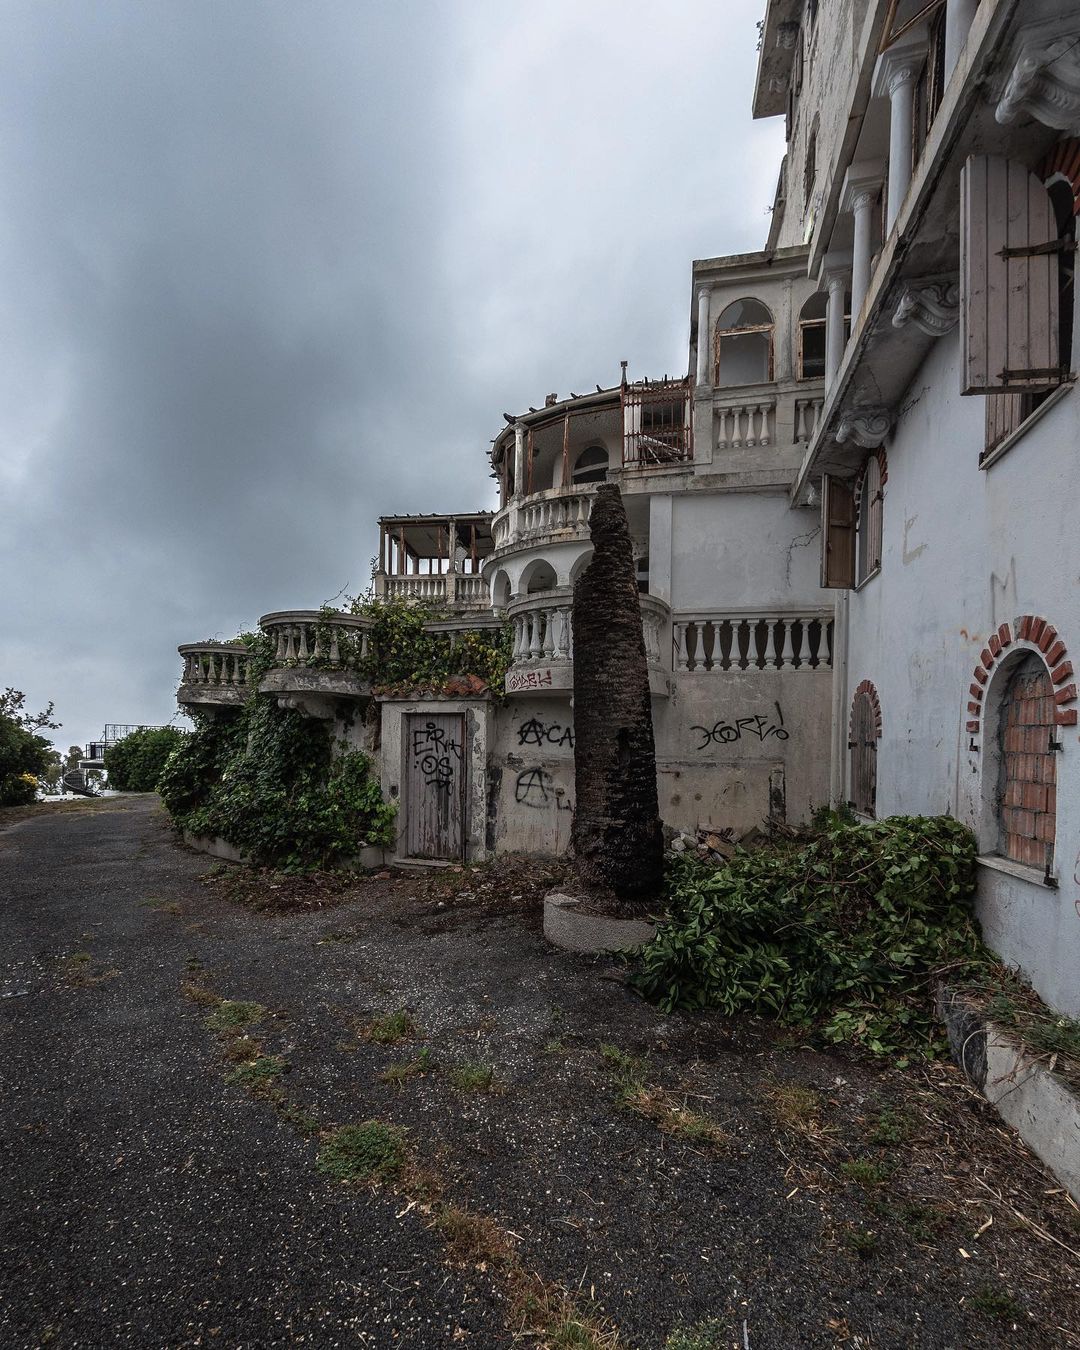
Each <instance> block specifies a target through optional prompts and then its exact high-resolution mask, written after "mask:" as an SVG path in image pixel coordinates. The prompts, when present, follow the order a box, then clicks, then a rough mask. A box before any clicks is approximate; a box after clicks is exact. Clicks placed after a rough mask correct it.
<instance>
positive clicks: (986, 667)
mask: <svg viewBox="0 0 1080 1350" xmlns="http://www.w3.org/2000/svg"><path fill="white" fill-rule="evenodd" d="M1010 647H1015V648H1017V649H1022V650H1027V651H1032V652H1035V653H1036V654H1037V655H1039V656H1041V658H1042V660H1043V661H1044V662H1045V663H1046V668H1047V670H1049V672H1050V682H1051V684H1052V685H1053V686H1054V704H1055V707H1054V722H1055V724H1056V725H1057V726H1059V727H1074V726H1076V724H1077V709H1076V707H1075V706H1074V705H1075V704H1076V701H1077V699H1076V684H1075V683H1074V682H1073V680H1072V674H1073V667H1072V662H1071V661H1069V660H1067V659H1066V658H1067V656H1068V652H1067V651H1066V648H1065V643H1064V641H1063V639H1062V638H1061V636H1060V634H1059V633H1058V630H1057V629H1056V628H1055V627H1054V625H1053V624H1052V623H1049V622H1048V621H1047V620H1046V619H1044V618H1041V617H1040V616H1039V615H1037V614H1022V615H1020V617H1019V618H1018V619H1016V620H1014V622H1013V626H1012V627H1010V626H1009V624H1007V623H1003V624H1002V625H1001V626H1000V627H999V628H998V630H997V632H996V633H993V634H991V636H990V637H989V638H988V639H987V643H986V646H985V647H984V648H983V649H982V651H981V652H980V653H979V664H978V665H977V666H976V667H975V671H974V674H973V676H972V680H971V684H970V685H969V687H968V695H969V701H968V705H967V711H968V717H967V721H966V723H965V728H966V730H967V731H968V733H969V734H970V736H971V737H972V740H971V743H970V745H969V749H971V750H976V751H977V750H978V745H977V744H976V743H975V740H974V738H975V737H976V736H978V734H979V730H980V728H981V726H982V722H983V696H984V694H985V693H986V689H987V686H988V685H989V683H990V676H991V675H992V674H993V672H994V669H995V668H996V666H997V665H998V664H999V662H1000V661H1001V660H1002V658H1003V657H1004V655H1005V654H1006V652H1007V650H1008V648H1010Z"/></svg>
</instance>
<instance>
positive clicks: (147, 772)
mask: <svg viewBox="0 0 1080 1350" xmlns="http://www.w3.org/2000/svg"><path fill="white" fill-rule="evenodd" d="M184 738H185V733H184V732H182V731H179V730H178V729H177V728H176V727H145V728H144V729H143V730H141V731H133V732H132V733H131V734H130V735H129V736H125V737H124V739H123V740H122V741H117V742H116V744H115V745H110V746H109V748H108V749H107V750H106V751H105V768H106V770H107V771H108V774H109V786H110V787H112V788H116V789H117V791H119V792H153V791H154V789H155V788H156V787H157V780H158V778H159V777H160V776H161V771H162V769H163V768H164V767H165V761H166V760H167V759H168V758H169V756H170V755H171V754H172V752H173V751H174V750H175V749H176V747H177V746H178V745H180V744H181V743H182V742H183V740H184Z"/></svg>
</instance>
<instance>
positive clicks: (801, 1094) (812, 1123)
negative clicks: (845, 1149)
mask: <svg viewBox="0 0 1080 1350" xmlns="http://www.w3.org/2000/svg"><path fill="white" fill-rule="evenodd" d="M762 1102H763V1104H764V1106H765V1109H766V1111H767V1112H768V1114H769V1115H770V1116H771V1117H772V1118H773V1120H774V1121H775V1122H776V1123H777V1125H779V1126H780V1127H781V1129H784V1130H788V1131H789V1132H790V1133H791V1134H803V1135H807V1136H809V1137H811V1138H818V1137H820V1135H821V1134H822V1128H821V1116H822V1111H823V1107H824V1103H823V1102H822V1100H821V1096H820V1094H819V1093H817V1092H815V1091H814V1089H813V1088H808V1087H804V1086H803V1085H802V1084H801V1083H777V1084H775V1085H774V1086H773V1087H771V1088H769V1090H768V1091H767V1092H766V1093H765V1094H764V1095H763V1097H762Z"/></svg>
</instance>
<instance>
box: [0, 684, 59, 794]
mask: <svg viewBox="0 0 1080 1350" xmlns="http://www.w3.org/2000/svg"><path fill="white" fill-rule="evenodd" d="M52 711H53V705H52V704H51V703H50V704H49V706H48V707H47V708H45V709H44V710H43V711H42V712H40V713H29V712H27V711H26V695H25V694H23V693H22V692H21V690H18V689H12V688H10V687H9V688H7V689H5V690H4V691H3V692H2V693H0V806H28V805H29V804H30V803H31V802H32V801H33V800H34V799H35V797H36V796H37V792H38V787H39V780H42V781H43V780H45V779H46V778H47V777H48V776H49V774H50V772H51V770H52V769H53V768H54V767H55V765H56V764H57V763H58V757H57V755H56V752H55V751H54V750H53V748H52V746H51V745H50V744H49V742H48V741H47V740H46V739H45V737H44V736H39V735H38V732H39V731H42V730H51V731H55V730H56V729H57V728H58V727H59V725H60V723H59V722H54V721H53V720H52Z"/></svg>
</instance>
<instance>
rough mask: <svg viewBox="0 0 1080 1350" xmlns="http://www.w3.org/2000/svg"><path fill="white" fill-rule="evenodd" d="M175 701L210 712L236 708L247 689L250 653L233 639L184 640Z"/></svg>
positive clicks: (249, 690)
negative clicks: (217, 640)
mask: <svg viewBox="0 0 1080 1350" xmlns="http://www.w3.org/2000/svg"><path fill="white" fill-rule="evenodd" d="M177 651H178V652H179V653H180V655H181V656H182V657H183V659H184V669H183V673H182V674H181V676H180V687H179V688H178V689H177V691H176V701H177V703H179V704H180V706H181V708H185V709H187V708H191V709H197V710H199V711H205V712H213V711H215V710H220V709H223V708H238V707H239V706H240V705H241V704H242V703H243V702H244V700H245V699H246V698H247V697H248V695H249V694H250V692H251V683H250V681H251V654H250V653H249V651H248V649H247V647H245V646H243V645H242V644H241V643H237V642H186V643H184V644H183V646H181V647H178V648H177Z"/></svg>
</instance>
